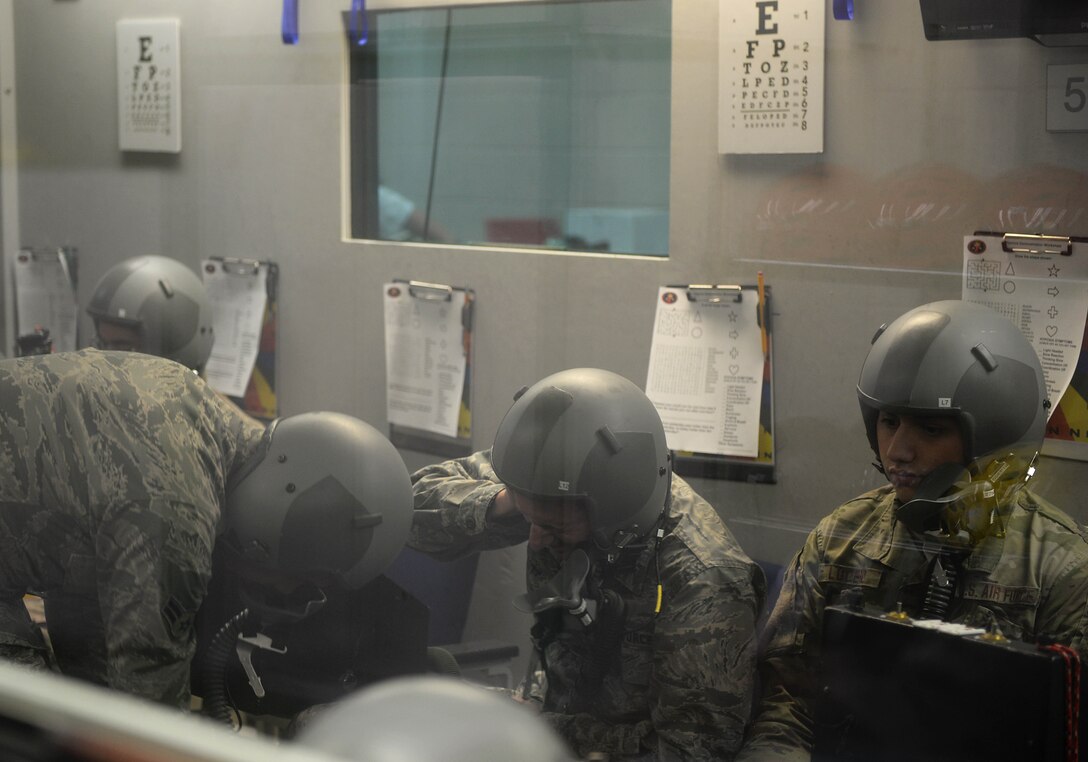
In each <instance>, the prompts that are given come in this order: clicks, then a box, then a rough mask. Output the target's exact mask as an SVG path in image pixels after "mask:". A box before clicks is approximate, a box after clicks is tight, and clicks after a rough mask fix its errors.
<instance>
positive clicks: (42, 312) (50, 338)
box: [9, 247, 79, 355]
mask: <svg viewBox="0 0 1088 762" xmlns="http://www.w3.org/2000/svg"><path fill="white" fill-rule="evenodd" d="M78 265H79V258H78V254H77V251H76V249H74V248H72V247H60V248H45V247H39V248H23V249H20V250H19V253H18V255H17V256H16V258H15V263H14V268H13V282H14V291H15V338H16V347H15V354H16V355H19V354H20V347H21V345H22V341H21V340H24V339H26V340H29V341H33V339H34V337H36V336H40V337H42V338H43V339H44V340H45V341H47V342H50V343H51V346H52V351H54V352H71V351H73V350H75V349H76V346H77V345H78V335H77V334H78V325H79V308H78V305H77V303H76V285H77V284H78V281H79V279H78V276H77V273H78ZM9 351H10V348H9Z"/></svg>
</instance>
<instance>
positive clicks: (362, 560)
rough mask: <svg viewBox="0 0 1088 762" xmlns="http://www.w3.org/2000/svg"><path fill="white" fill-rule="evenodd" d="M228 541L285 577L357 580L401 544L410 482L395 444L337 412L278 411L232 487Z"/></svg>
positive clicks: (352, 583)
mask: <svg viewBox="0 0 1088 762" xmlns="http://www.w3.org/2000/svg"><path fill="white" fill-rule="evenodd" d="M224 520H225V526H226V541H227V542H228V543H229V544H230V545H231V546H233V548H234V550H235V551H236V552H238V553H239V554H240V555H241V556H242V557H243V558H245V559H246V560H247V561H248V562H249V563H250V564H253V565H255V566H256V567H258V568H261V569H266V570H268V571H271V572H275V573H276V574H278V575H280V576H281V577H286V578H287V579H290V580H294V581H297V582H299V583H303V582H308V583H314V584H318V585H323V584H326V583H329V582H330V581H331V582H333V583H334V584H336V585H337V586H340V587H345V588H349V589H356V588H359V587H362V586H363V585H365V584H366V583H367V582H369V581H370V580H372V579H374V578H375V577H377V576H378V575H379V574H381V573H382V572H383V571H385V569H386V568H387V567H388V566H389V564H390V563H391V562H392V561H393V559H394V558H395V557H396V556H397V554H398V553H400V551H401V549H402V548H403V547H404V543H405V542H406V541H407V539H408V531H409V529H410V528H411V524H412V484H411V481H410V479H409V478H408V469H407V467H406V466H405V465H404V461H403V460H402V459H401V456H400V453H398V452H397V450H396V448H394V447H393V445H392V444H391V443H390V442H389V440H388V439H386V438H385V437H384V436H382V435H381V434H380V433H379V432H378V431H377V429H375V428H374V427H373V426H371V425H369V424H367V423H364V422H363V421H360V420H359V419H357V418H353V417H351V416H349V415H343V414H340V413H329V412H318V413H302V414H300V415H293V416H288V417H286V418H280V419H276V420H275V421H273V422H272V423H271V424H270V425H269V426H268V428H267V429H266V430H265V434H264V438H263V439H262V441H261V444H260V446H259V448H258V449H257V451H256V452H255V453H254V454H253V455H252V456H251V457H250V458H249V460H248V461H246V463H245V465H244V466H243V467H242V469H241V471H240V472H239V473H238V474H237V475H236V476H235V477H234V478H233V479H232V480H231V481H230V483H229V484H228V487H227V501H226V510H225V514H224Z"/></svg>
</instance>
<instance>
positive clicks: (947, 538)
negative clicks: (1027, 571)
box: [896, 452, 1035, 550]
mask: <svg viewBox="0 0 1088 762" xmlns="http://www.w3.org/2000/svg"><path fill="white" fill-rule="evenodd" d="M972 465H974V464H972ZM1034 472H1035V469H1034V467H1033V466H1032V465H1031V464H1029V463H1027V462H1026V461H1025V460H1024V459H1023V458H1022V457H1020V456H1018V455H1017V454H1016V453H1013V452H1009V453H1007V454H1005V455H1003V456H1001V457H997V458H989V459H987V460H986V463H985V466H984V467H982V468H981V469H978V468H974V467H967V466H963V465H960V464H959V463H946V464H945V465H943V466H939V467H938V468H936V469H934V470H933V471H931V472H930V473H929V474H928V475H927V476H926V477H925V479H923V480H922V482H921V484H919V485H918V490H917V491H916V492H915V497H914V498H913V499H912V500H910V501H908V502H906V503H904V504H903V505H902V506H900V508H899V510H898V512H897V513H896V518H898V519H899V520H900V521H902V522H903V523H904V524H905V525H906V526H907V527H908V528H910V529H911V530H913V531H915V532H918V533H923V534H926V535H928V536H930V537H935V538H936V539H938V540H939V541H940V542H941V543H942V544H943V545H945V546H951V547H955V548H961V549H964V550H969V549H971V548H974V547H975V546H976V545H978V544H979V543H980V542H982V540H983V539H985V538H986V537H1004V536H1005V526H1006V522H1007V518H1008V513H1009V511H1011V510H1012V504H1013V499H1014V497H1015V495H1016V493H1017V492H1018V491H1019V490H1020V489H1021V488H1022V487H1023V486H1024V484H1025V483H1026V482H1027V480H1028V479H1029V478H1031V476H1032V475H1033V474H1034Z"/></svg>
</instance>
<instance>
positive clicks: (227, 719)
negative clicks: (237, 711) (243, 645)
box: [201, 609, 249, 727]
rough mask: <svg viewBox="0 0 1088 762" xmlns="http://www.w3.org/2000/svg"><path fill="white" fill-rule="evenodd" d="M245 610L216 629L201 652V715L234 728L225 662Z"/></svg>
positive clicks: (238, 631)
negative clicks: (228, 697)
mask: <svg viewBox="0 0 1088 762" xmlns="http://www.w3.org/2000/svg"><path fill="white" fill-rule="evenodd" d="M248 618H249V609H242V610H241V611H239V612H238V613H237V614H235V615H234V616H232V617H231V618H230V619H228V620H227V621H226V623H225V624H224V625H223V626H222V627H220V628H219V631H218V632H216V633H215V636H214V637H212V642H211V643H210V644H209V645H208V648H207V650H206V651H205V653H204V661H203V664H202V669H201V672H202V676H203V679H204V707H203V710H202V712H201V713H202V714H206V715H208V716H209V717H211V718H212V719H214V720H217V721H219V722H222V723H223V724H225V725H229V726H231V727H235V718H234V714H233V713H232V712H231V707H230V704H229V703H228V701H227V664H228V663H229V662H230V660H231V658H233V657H234V654H235V650H234V649H235V643H236V642H237V641H238V636H239V635H240V634H241V632H242V629H243V627H244V626H245V623H246V620H247V619H248Z"/></svg>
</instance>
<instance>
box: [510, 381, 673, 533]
mask: <svg viewBox="0 0 1088 762" xmlns="http://www.w3.org/2000/svg"><path fill="white" fill-rule="evenodd" d="M491 459H492V462H493V464H494V466H495V473H496V474H497V475H498V477H499V479H500V480H502V482H503V483H505V484H506V485H507V486H509V487H511V488H512V489H514V490H516V491H518V492H524V493H527V494H529V495H533V496H536V497H541V498H562V497H584V498H588V506H589V520H590V524H591V525H592V527H593V530H594V533H595V535H597V540H598V542H599V543H601V544H606V543H611V541H612V538H613V536H614V534H615V533H616V532H618V531H623V532H633V533H635V534H637V535H641V534H644V533H645V532H647V531H649V530H650V528H651V527H652V526H653V525H654V523H655V522H656V521H657V519H658V517H659V516H660V515H661V513H662V511H663V510H664V509H665V508H666V506H667V503H668V500H669V487H670V483H671V480H672V461H671V458H670V456H669V449H668V446H667V445H666V443H665V430H664V427H663V426H662V424H661V417H660V416H659V415H658V413H657V409H656V408H655V407H654V405H653V403H652V402H650V400H649V398H648V397H647V396H646V395H645V393H643V391H642V390H641V389H639V388H638V387H637V386H635V385H634V384H633V383H631V382H630V381H628V380H627V379H626V378H624V377H623V376H619V375H616V374H615V373H611V372H609V371H606V370H599V369H597V368H574V369H572V370H565V371H562V372H560V373H555V374H553V375H551V376H548V377H547V378H544V379H542V380H541V381H539V382H537V383H536V384H534V385H533V386H531V387H529V388H528V389H527V390H525V391H524V392H523V393H521V394H519V396H517V397H515V402H514V405H513V406H512V407H511V408H510V410H509V411H508V412H507V413H506V416H505V417H504V418H503V420H502V423H501V424H499V430H498V432H497V433H496V435H495V444H494V446H493V447H492V451H491Z"/></svg>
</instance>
